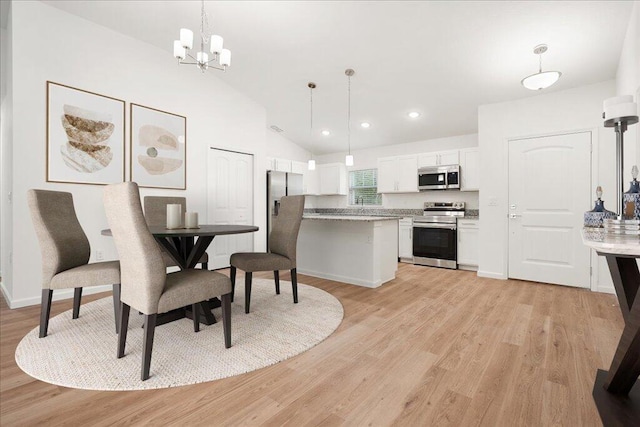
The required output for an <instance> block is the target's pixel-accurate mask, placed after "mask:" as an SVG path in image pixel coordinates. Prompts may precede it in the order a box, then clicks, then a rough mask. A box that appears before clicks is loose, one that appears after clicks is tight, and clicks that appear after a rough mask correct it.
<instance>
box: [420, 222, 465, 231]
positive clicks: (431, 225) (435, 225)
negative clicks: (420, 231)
mask: <svg viewBox="0 0 640 427" xmlns="http://www.w3.org/2000/svg"><path fill="white" fill-rule="evenodd" d="M413 228H445V229H449V230H455V229H456V228H457V227H456V225H455V224H438V223H429V224H427V223H416V222H414V223H413Z"/></svg>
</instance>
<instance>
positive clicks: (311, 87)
mask: <svg viewBox="0 0 640 427" xmlns="http://www.w3.org/2000/svg"><path fill="white" fill-rule="evenodd" d="M307 87H308V88H309V100H310V106H309V141H310V142H311V150H310V151H311V158H310V159H309V163H308V165H307V167H308V168H309V170H310V171H312V170H315V169H316V161H315V160H314V159H313V90H314V89H315V88H316V84H315V83H313V82H309V83H307Z"/></svg>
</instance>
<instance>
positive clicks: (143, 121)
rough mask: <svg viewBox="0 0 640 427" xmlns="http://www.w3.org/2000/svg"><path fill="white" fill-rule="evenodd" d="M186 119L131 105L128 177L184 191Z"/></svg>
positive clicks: (142, 183) (153, 186)
mask: <svg viewBox="0 0 640 427" xmlns="http://www.w3.org/2000/svg"><path fill="white" fill-rule="evenodd" d="M186 134H187V118H186V117H183V116H179V115H177V114H172V113H168V112H166V111H161V110H157V109H154V108H149V107H145V106H142V105H138V104H131V180H132V181H135V182H137V183H138V185H139V186H141V187H152V188H171V189H176V190H185V189H186V188H187V186H186V143H187V141H186Z"/></svg>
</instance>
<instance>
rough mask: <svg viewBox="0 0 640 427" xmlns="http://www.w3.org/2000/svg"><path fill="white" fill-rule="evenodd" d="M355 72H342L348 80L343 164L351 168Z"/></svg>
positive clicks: (349, 69) (350, 70)
mask: <svg viewBox="0 0 640 427" xmlns="http://www.w3.org/2000/svg"><path fill="white" fill-rule="evenodd" d="M355 73H356V72H355V71H353V70H352V69H351V68H347V69H346V70H344V75H345V76H347V79H348V80H349V84H348V93H349V95H348V97H347V149H348V151H347V155H346V157H345V158H344V163H345V165H347V166H353V155H352V154H351V76H353V75H354V74H355Z"/></svg>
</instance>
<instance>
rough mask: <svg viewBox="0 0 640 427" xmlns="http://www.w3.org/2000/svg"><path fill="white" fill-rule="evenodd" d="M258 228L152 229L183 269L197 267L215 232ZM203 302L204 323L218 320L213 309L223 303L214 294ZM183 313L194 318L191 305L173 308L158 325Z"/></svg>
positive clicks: (229, 226)
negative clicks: (213, 296)
mask: <svg viewBox="0 0 640 427" xmlns="http://www.w3.org/2000/svg"><path fill="white" fill-rule="evenodd" d="M258 230H259V228H258V227H256V226H254V225H241V224H202V225H200V226H198V227H197V228H176V229H169V228H166V227H164V226H157V225H150V226H149V231H150V232H151V234H152V235H153V237H154V238H155V239H156V241H157V242H158V244H160V246H162V247H163V248H164V249H165V250H166V252H167V253H168V254H169V256H170V257H171V258H172V259H173V260H174V261H175V262H176V265H177V266H178V267H179V268H180V270H186V269H192V268H195V266H196V264H198V262H200V258H202V255H204V253H205V252H206V250H207V248H208V247H209V245H210V244H211V242H212V241H213V239H214V238H215V237H216V236H224V235H231V234H243V233H255V232H256V231H258ZM101 234H102V235H103V236H112V233H111V230H110V229H105V230H102V231H101ZM199 306H200V310H201V311H200V319H201V322H202V323H204V324H205V325H211V324H214V323H216V318H215V316H214V315H213V313H212V311H211V310H212V309H213V308H216V307H219V306H220V301H219V300H218V299H217V298H213V299H211V300H209V301H203V302H202V303H200V304H199ZM184 317H188V318H191V317H192V313H191V306H189V307H183V308H179V309H177V310H172V311H170V312H168V313H163V314H161V315H158V319H157V321H156V325H162V324H164V323H168V322H172V321H174V320H178V319H182V318H184Z"/></svg>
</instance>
